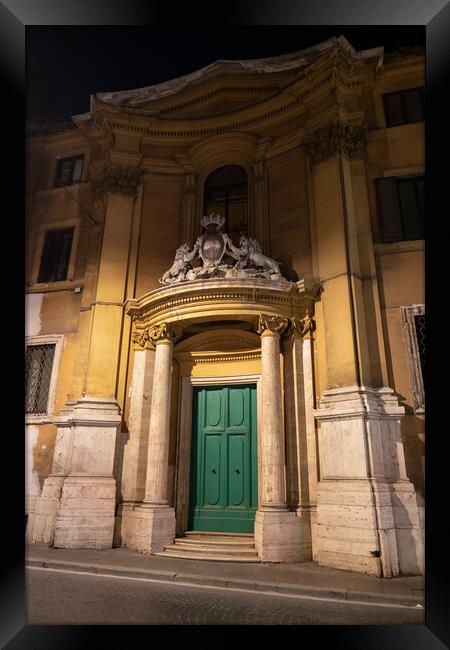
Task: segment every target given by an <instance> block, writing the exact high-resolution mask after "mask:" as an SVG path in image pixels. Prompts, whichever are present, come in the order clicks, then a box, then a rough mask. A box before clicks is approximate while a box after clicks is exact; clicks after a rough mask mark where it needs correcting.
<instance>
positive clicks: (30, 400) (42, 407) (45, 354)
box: [25, 344, 55, 413]
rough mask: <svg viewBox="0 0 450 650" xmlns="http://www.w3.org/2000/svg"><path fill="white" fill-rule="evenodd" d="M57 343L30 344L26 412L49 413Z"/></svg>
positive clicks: (26, 380) (27, 367)
mask: <svg viewBox="0 0 450 650" xmlns="http://www.w3.org/2000/svg"><path fill="white" fill-rule="evenodd" d="M54 355H55V344H47V345H29V346H28V347H27V348H26V354H25V413H47V404H48V392H49V388H50V379H51V376H52V368H53V357H54Z"/></svg>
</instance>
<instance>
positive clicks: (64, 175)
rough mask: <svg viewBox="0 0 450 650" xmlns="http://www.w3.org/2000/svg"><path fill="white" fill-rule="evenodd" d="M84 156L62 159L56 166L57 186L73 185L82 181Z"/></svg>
mask: <svg viewBox="0 0 450 650" xmlns="http://www.w3.org/2000/svg"><path fill="white" fill-rule="evenodd" d="M83 160H84V156H83V155H81V156H71V157H70V158H60V159H59V160H58V163H57V165H56V177H55V186H57V187H59V186H61V185H72V183H78V182H79V181H80V180H81V172H82V170H83Z"/></svg>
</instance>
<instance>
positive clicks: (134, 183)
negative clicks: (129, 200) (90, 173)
mask: <svg viewBox="0 0 450 650" xmlns="http://www.w3.org/2000/svg"><path fill="white" fill-rule="evenodd" d="M142 174H143V169H142V168H141V167H123V166H121V165H114V166H106V167H104V168H103V171H102V173H101V175H100V177H99V178H97V179H96V180H94V182H93V185H94V187H95V189H96V190H97V192H99V193H100V194H107V193H111V194H122V195H124V196H135V195H136V193H137V191H138V187H139V184H140V182H141V178H142Z"/></svg>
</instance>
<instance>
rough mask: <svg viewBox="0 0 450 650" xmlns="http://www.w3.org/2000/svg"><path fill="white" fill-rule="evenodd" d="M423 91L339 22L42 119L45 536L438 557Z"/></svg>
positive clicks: (286, 554)
mask: <svg viewBox="0 0 450 650" xmlns="http://www.w3.org/2000/svg"><path fill="white" fill-rule="evenodd" d="M423 85H424V53H423V50H420V49H414V50H408V51H403V52H398V53H394V54H392V55H389V56H386V55H385V54H384V52H383V48H382V47H380V48H376V49H372V50H365V51H360V52H357V51H355V50H354V49H353V47H352V46H351V44H349V43H348V41H347V40H346V39H345V38H344V37H339V38H333V39H330V40H329V41H326V42H325V43H320V44H318V45H317V46H315V47H312V48H308V49H307V50H303V51H300V52H295V53H293V54H289V55H282V56H277V57H271V58H267V59H258V60H251V61H218V62H216V63H214V64H212V65H210V66H207V67H206V68H203V69H201V70H198V71H195V72H193V73H191V74H189V75H186V76H184V77H181V78H179V79H175V80H172V81H167V82H166V83H162V84H158V85H155V86H150V87H146V88H140V89H137V90H129V91H128V90H127V91H122V92H111V93H98V94H96V95H93V96H92V97H91V107H90V111H89V113H87V114H83V115H77V116H75V117H73V118H72V122H71V123H70V124H63V125H57V124H47V125H40V126H39V127H33V128H31V127H30V133H29V138H28V158H27V160H28V176H27V178H28V182H27V222H28V225H27V288H26V318H27V322H26V504H25V506H26V515H27V527H26V536H27V539H28V541H29V542H34V543H46V544H49V545H52V546H54V547H56V548H97V549H102V548H111V547H112V546H125V547H127V548H129V549H132V550H135V551H139V552H142V553H145V554H153V553H168V554H170V553H171V552H172V553H174V552H175V554H176V548H177V545H176V542H177V540H178V541H179V540H182V539H184V538H185V537H186V533H189V534H192V532H194V533H195V532H197V533H200V534H207V533H210V534H211V535H215V536H216V538H217V540H218V541H219V542H220V540H222V539H224V538H226V537H227V536H228V537H229V536H232V535H236V536H241V537H242V539H251V540H252V541H254V548H255V553H256V556H257V559H258V560H259V561H263V562H308V561H311V560H314V561H317V562H318V563H319V564H322V565H325V566H330V567H337V568H342V569H349V570H352V571H360V572H364V573H368V574H372V575H377V576H384V577H391V576H395V575H399V574H405V575H408V574H409V575H419V574H423V572H424V546H423V544H424V542H423V511H424V426H425V424H424V423H425V400H424V383H423V377H424V345H425V338H424V336H425V305H424V117H423V115H424V110H423ZM174 549H175V550H174Z"/></svg>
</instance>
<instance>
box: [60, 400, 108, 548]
mask: <svg viewBox="0 0 450 650" xmlns="http://www.w3.org/2000/svg"><path fill="white" fill-rule="evenodd" d="M70 421H71V425H72V434H71V435H72V448H71V460H70V472H69V474H68V476H66V477H65V479H64V484H63V486H62V491H61V500H60V504H59V510H58V513H57V516H56V525H55V536H54V542H53V545H54V546H55V547H57V548H111V547H112V544H113V534H114V515H115V508H116V481H115V478H114V476H113V469H114V457H115V452H116V439H117V431H118V428H119V426H120V423H121V416H120V414H119V408H118V405H117V402H116V401H115V400H114V399H113V398H92V397H83V398H82V399H80V400H78V401H77V402H76V404H75V405H74V408H73V414H72V416H71V418H70Z"/></svg>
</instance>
